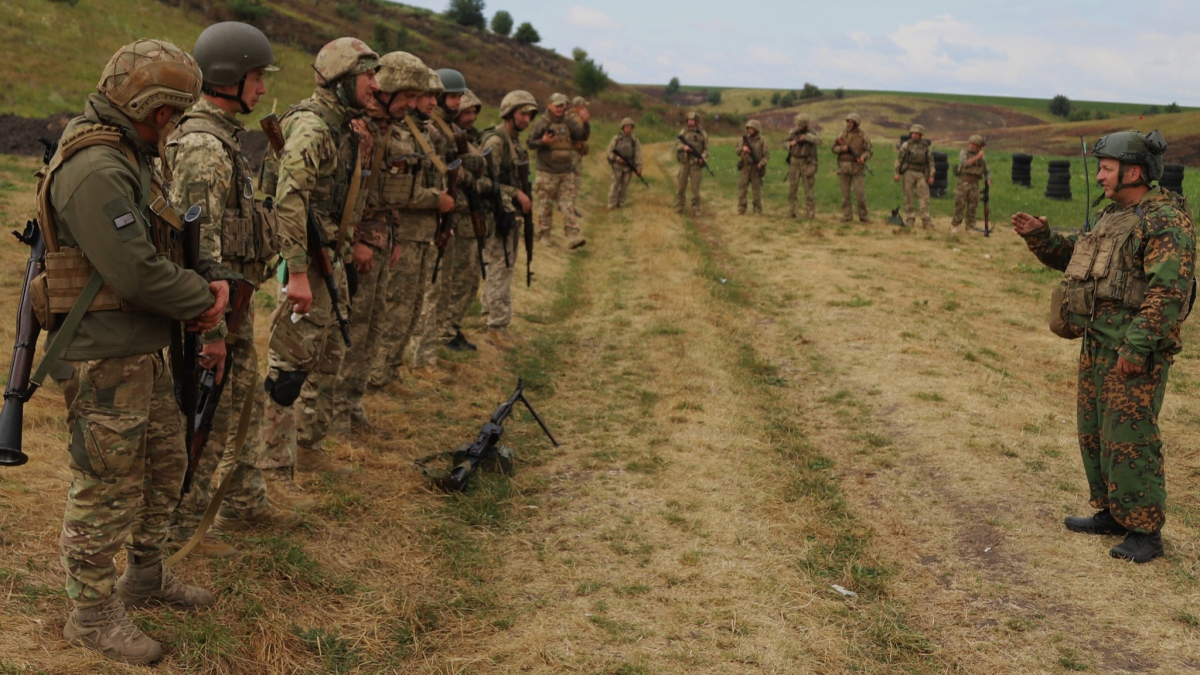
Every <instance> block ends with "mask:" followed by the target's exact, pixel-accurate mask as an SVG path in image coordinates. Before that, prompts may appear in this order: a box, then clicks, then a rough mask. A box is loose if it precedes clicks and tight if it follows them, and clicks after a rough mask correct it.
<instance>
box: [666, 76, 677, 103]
mask: <svg viewBox="0 0 1200 675" xmlns="http://www.w3.org/2000/svg"><path fill="white" fill-rule="evenodd" d="M678 93H679V78H678V77H672V78H671V81H670V82H668V83H667V86H666V88H664V89H663V99H664V100H667V101H670V100H671V97H672V96H674V95H675V94H678Z"/></svg>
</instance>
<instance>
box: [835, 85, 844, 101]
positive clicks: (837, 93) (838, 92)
mask: <svg viewBox="0 0 1200 675" xmlns="http://www.w3.org/2000/svg"><path fill="white" fill-rule="evenodd" d="M833 97H834V98H836V99H838V100H839V101H840V100H842V99H844V98H846V90H845V89H843V88H841V87H838V88H837V89H834V90H833Z"/></svg>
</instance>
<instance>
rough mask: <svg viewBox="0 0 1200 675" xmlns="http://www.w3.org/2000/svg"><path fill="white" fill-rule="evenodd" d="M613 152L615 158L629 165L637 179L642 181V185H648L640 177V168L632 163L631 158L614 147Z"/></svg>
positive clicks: (648, 185)
mask: <svg viewBox="0 0 1200 675" xmlns="http://www.w3.org/2000/svg"><path fill="white" fill-rule="evenodd" d="M613 154H614V155H616V156H617V159H619V160H621V162H622V163H623V164H624V165H625V166H627V167H629V170H630V171H632V172H633V175H635V176H637V177H638V180H640V181H642V185H645V186H646V187H650V184H649V183H647V182H646V179H645V178H643V177H642V170H641V169H639V168H637V165H636V164H634V163H633V160H632V159H630V158H628V157H626V156H625V155H623V154H622V153H621V151H620V150H617V149H616V148H613Z"/></svg>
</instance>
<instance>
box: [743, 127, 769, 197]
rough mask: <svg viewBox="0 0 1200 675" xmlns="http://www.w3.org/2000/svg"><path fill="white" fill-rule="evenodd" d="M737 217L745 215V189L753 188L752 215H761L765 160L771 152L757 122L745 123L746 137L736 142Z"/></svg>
mask: <svg viewBox="0 0 1200 675" xmlns="http://www.w3.org/2000/svg"><path fill="white" fill-rule="evenodd" d="M736 152H737V154H738V158H739V159H738V170H739V171H741V172H742V174H741V177H740V178H738V215H739V216H744V215H746V188H747V187H753V188H754V215H756V216H761V215H762V179H763V176H764V175H765V174H766V173H767V160H768V159H770V157H771V151H770V149H769V148H768V147H767V139H765V138H763V135H762V124H761V123H760V122H759V121H758V120H750V121H748V122H746V135H745V136H743V137H742V138H741V139H740V140H739V141H738V146H737V150H736Z"/></svg>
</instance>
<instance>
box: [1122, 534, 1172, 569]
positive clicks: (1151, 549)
mask: <svg viewBox="0 0 1200 675" xmlns="http://www.w3.org/2000/svg"><path fill="white" fill-rule="evenodd" d="M1162 554H1163V545H1162V534H1161V533H1160V532H1151V533H1150V534H1146V533H1144V532H1130V533H1129V536H1127V537H1125V541H1123V542H1121V543H1119V544H1117V545H1116V546H1114V547H1112V550H1111V551H1109V555H1111V556H1112V557H1114V558H1123V559H1125V560H1132V561H1133V562H1135V563H1148V562H1150V561H1151V560H1154V559H1155V558H1158V557H1160V556H1161V555H1162Z"/></svg>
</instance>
